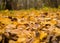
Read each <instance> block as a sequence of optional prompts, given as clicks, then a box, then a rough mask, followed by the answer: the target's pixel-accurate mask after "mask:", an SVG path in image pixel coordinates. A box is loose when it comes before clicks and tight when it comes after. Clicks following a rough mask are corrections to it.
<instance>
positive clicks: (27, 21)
mask: <svg viewBox="0 0 60 43" xmlns="http://www.w3.org/2000/svg"><path fill="white" fill-rule="evenodd" d="M2 34H4V36H5V37H6V39H9V40H8V41H9V43H60V10H52V9H49V10H19V11H8V10H5V11H0V42H1V41H2V40H4V38H3V37H4V36H3V37H2ZM5 42H6V41H4V43H5ZM6 43H7V42H6Z"/></svg>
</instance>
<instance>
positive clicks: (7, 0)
mask: <svg viewBox="0 0 60 43" xmlns="http://www.w3.org/2000/svg"><path fill="white" fill-rule="evenodd" d="M59 6H60V0H0V10H5V9H9V10H20V9H30V8H34V9H40V8H43V7H52V8H58V7H59Z"/></svg>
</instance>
